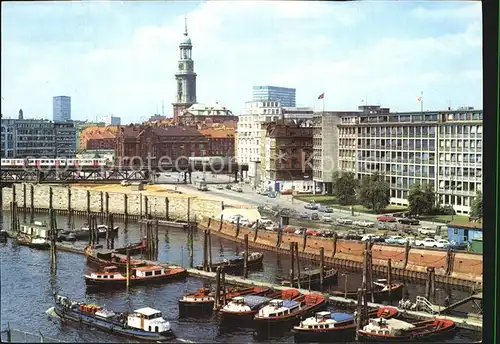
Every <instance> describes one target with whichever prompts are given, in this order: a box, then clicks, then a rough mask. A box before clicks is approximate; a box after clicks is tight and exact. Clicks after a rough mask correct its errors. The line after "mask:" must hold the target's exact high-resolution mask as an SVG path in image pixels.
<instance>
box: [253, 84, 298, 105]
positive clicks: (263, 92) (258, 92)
mask: <svg viewBox="0 0 500 344" xmlns="http://www.w3.org/2000/svg"><path fill="white" fill-rule="evenodd" d="M252 100H253V101H268V100H271V101H273V100H274V101H278V102H280V104H281V106H284V107H295V88H288V87H278V86H254V87H253V99H252Z"/></svg>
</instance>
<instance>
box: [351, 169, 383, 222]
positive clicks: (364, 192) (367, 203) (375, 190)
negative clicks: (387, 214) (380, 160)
mask: <svg viewBox="0 0 500 344" xmlns="http://www.w3.org/2000/svg"><path fill="white" fill-rule="evenodd" d="M389 201H390V187H389V184H388V183H387V182H386V181H385V179H384V176H383V175H380V174H379V173H378V172H376V173H374V174H372V175H370V176H366V177H364V178H362V180H361V183H360V185H359V188H358V202H359V203H360V204H361V205H363V206H364V207H365V208H368V209H371V210H373V211H374V212H375V213H377V214H379V213H380V212H381V211H382V210H383V209H385V208H386V207H387V206H388V205H389Z"/></svg>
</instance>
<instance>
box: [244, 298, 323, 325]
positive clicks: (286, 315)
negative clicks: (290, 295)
mask: <svg viewBox="0 0 500 344" xmlns="http://www.w3.org/2000/svg"><path fill="white" fill-rule="evenodd" d="M326 303H327V302H326V299H325V297H324V296H323V295H321V294H307V295H303V296H302V297H300V298H298V299H296V300H280V299H274V300H271V301H269V303H268V304H267V305H266V306H264V307H262V308H261V309H260V310H259V312H258V313H257V314H256V315H255V316H254V321H255V324H256V325H257V328H258V330H259V331H261V330H272V329H273V328H272V326H273V325H278V324H283V325H289V324H291V323H292V322H295V321H297V319H300V318H301V317H303V316H306V315H308V314H311V313H314V312H317V311H320V310H322V309H324V308H325V306H326Z"/></svg>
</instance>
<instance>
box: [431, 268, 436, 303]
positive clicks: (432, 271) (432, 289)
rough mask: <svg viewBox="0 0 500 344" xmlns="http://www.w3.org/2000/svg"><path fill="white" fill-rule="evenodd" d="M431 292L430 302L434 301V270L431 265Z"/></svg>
mask: <svg viewBox="0 0 500 344" xmlns="http://www.w3.org/2000/svg"><path fill="white" fill-rule="evenodd" d="M430 274H431V276H430V277H431V292H432V302H436V270H435V269H434V267H431V271H430Z"/></svg>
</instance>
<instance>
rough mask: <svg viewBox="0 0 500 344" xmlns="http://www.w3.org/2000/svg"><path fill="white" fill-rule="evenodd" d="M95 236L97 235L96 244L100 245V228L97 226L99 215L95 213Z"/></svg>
mask: <svg viewBox="0 0 500 344" xmlns="http://www.w3.org/2000/svg"><path fill="white" fill-rule="evenodd" d="M94 231H95V234H94V237H95V244H96V245H99V229H98V228H97V216H96V215H94Z"/></svg>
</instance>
